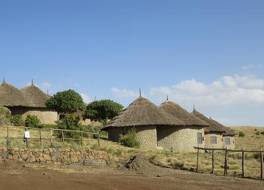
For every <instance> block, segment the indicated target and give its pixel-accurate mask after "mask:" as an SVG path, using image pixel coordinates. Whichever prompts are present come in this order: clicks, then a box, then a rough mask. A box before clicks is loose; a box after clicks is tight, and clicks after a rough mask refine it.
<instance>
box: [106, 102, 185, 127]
mask: <svg viewBox="0 0 264 190" xmlns="http://www.w3.org/2000/svg"><path fill="white" fill-rule="evenodd" d="M182 125H184V122H182V121H181V120H179V119H177V118H174V117H172V116H170V115H169V114H166V113H165V112H163V111H161V110H159V108H158V107H157V106H156V105H155V104H153V103H151V102H150V101H149V100H147V99H146V98H143V97H139V98H138V99H136V100H135V101H134V102H133V103H131V104H130V105H129V106H128V107H127V108H126V109H125V110H124V111H123V112H122V113H121V114H120V115H119V116H117V117H115V118H114V119H113V121H112V122H111V123H110V124H109V125H108V126H106V127H105V128H104V129H107V128H110V127H134V126H182Z"/></svg>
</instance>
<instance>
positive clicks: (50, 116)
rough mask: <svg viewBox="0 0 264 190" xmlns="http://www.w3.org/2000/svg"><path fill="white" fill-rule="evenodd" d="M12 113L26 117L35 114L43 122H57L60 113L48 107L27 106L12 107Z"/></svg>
mask: <svg viewBox="0 0 264 190" xmlns="http://www.w3.org/2000/svg"><path fill="white" fill-rule="evenodd" d="M10 110H11V113H12V115H16V114H19V115H22V117H23V118H24V119H25V118H26V117H27V115H35V116H37V117H38V118H39V120H40V121H41V123H42V124H56V123H55V122H56V121H57V120H58V113H57V112H55V111H50V110H48V109H46V108H27V107H12V108H10Z"/></svg>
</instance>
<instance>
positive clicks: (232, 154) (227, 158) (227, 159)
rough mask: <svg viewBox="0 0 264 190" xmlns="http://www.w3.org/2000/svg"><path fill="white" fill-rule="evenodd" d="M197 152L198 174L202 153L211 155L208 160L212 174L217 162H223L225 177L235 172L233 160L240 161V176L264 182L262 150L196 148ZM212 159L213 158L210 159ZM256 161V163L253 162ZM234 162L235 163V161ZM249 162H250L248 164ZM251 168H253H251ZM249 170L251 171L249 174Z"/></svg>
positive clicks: (263, 156) (263, 152)
mask: <svg viewBox="0 0 264 190" xmlns="http://www.w3.org/2000/svg"><path fill="white" fill-rule="evenodd" d="M194 148H195V149H196V150H197V159H196V172H199V171H200V170H201V169H202V168H201V162H202V161H203V160H202V159H205V157H203V156H202V154H201V153H202V151H203V152H205V153H207V154H209V155H210V156H209V157H207V159H211V174H215V168H216V160H219V159H220V160H222V169H223V175H224V176H228V175H229V171H230V172H231V171H232V170H233V168H232V166H231V164H232V163H231V159H233V160H234V159H235V160H236V161H239V162H240V163H239V166H238V168H237V169H238V170H239V171H240V173H239V174H237V175H239V176H241V177H243V178H244V177H247V178H258V179H260V180H264V151H262V150H231V149H221V148H220V149H217V148H201V147H194ZM210 157H211V158H210ZM252 160H253V161H255V162H252ZM233 162H234V161H233ZM247 162H250V163H249V164H247ZM253 164H254V168H253V169H254V170H252V165H253ZM250 167H251V168H250ZM247 169H248V170H249V169H251V170H250V172H247ZM253 171H254V173H256V174H257V173H258V176H256V175H255V176H253Z"/></svg>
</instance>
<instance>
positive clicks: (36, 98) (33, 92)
mask: <svg viewBox="0 0 264 190" xmlns="http://www.w3.org/2000/svg"><path fill="white" fill-rule="evenodd" d="M48 99H49V96H48V95H46V94H45V93H44V92H42V91H41V90H40V89H39V88H38V87H36V86H35V85H34V84H33V83H32V85H30V86H27V87H25V88H23V89H21V90H19V89H17V88H16V87H14V86H12V85H11V84H8V83H6V82H5V81H4V82H3V83H2V84H1V85H0V106H6V107H31V108H46V101H47V100H48Z"/></svg>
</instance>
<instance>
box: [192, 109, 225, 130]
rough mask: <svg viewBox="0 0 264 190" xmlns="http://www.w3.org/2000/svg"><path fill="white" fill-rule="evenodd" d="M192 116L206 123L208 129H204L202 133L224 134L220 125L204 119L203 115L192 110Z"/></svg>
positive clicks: (209, 119)
mask: <svg viewBox="0 0 264 190" xmlns="http://www.w3.org/2000/svg"><path fill="white" fill-rule="evenodd" d="M192 114H193V115H195V116H196V117H198V118H199V119H201V120H203V121H204V122H206V123H207V124H208V125H209V127H207V128H205V129H204V131H205V132H206V133H214V132H216V133H225V129H224V126H223V125H221V124H220V123H218V122H217V121H215V120H213V119H211V118H208V117H206V116H205V115H203V114H202V113H200V112H198V111H196V110H193V112H192Z"/></svg>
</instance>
